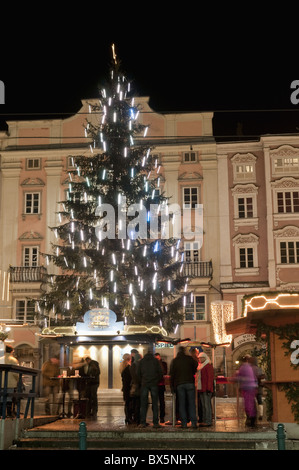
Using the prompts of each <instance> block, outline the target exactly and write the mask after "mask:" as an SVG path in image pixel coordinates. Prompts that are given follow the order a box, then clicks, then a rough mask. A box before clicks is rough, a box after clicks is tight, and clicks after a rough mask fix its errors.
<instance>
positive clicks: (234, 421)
mask: <svg viewBox="0 0 299 470" xmlns="http://www.w3.org/2000/svg"><path fill="white" fill-rule="evenodd" d="M37 411H38V410H37ZM35 416H37V414H35ZM38 416H40V413H38ZM81 421H84V422H85V423H86V427H87V430H89V431H124V432H126V431H130V432H134V431H139V432H140V431H141V432H142V431H143V429H140V428H138V426H133V425H129V426H128V425H126V424H125V417H124V405H123V404H122V403H120V400H119V399H118V400H116V402H115V403H112V404H109V403H107V396H106V397H105V398H104V399H103V402H102V403H101V397H100V398H99V407H98V413H97V416H96V417H93V418H84V419H74V418H73V417H70V418H59V419H56V420H55V421H53V422H51V423H47V424H44V425H43V426H42V428H43V429H47V430H49V431H55V430H56V431H59V430H62V429H63V430H64V431H68V430H69V431H71V430H77V429H78V426H79V424H80V422H81ZM147 423H148V426H147V427H146V428H145V430H146V431H149V430H152V431H157V432H161V431H164V432H165V431H166V432H167V431H171V432H173V431H175V430H176V429H177V430H179V431H181V430H182V428H181V427H180V426H179V425H178V424H176V425H175V426H173V425H172V399H171V396H167V397H166V416H165V423H161V428H159V429H154V428H153V423H152V410H151V405H149V408H148V413H147ZM188 426H191V423H189V425H188ZM190 430H191V429H190ZM198 430H199V431H204V432H211V433H215V432H232V433H238V432H242V433H244V432H252V431H253V429H252V428H249V427H248V426H246V425H245V414H244V408H243V403H242V400H240V401H239V404H238V403H237V400H236V398H217V399H216V420H215V419H214V420H213V425H212V426H210V427H199V428H198ZM267 431H273V427H272V426H271V423H268V422H267V421H266V419H265V417H263V419H262V420H261V421H259V420H258V421H257V426H256V427H255V428H254V432H267Z"/></svg>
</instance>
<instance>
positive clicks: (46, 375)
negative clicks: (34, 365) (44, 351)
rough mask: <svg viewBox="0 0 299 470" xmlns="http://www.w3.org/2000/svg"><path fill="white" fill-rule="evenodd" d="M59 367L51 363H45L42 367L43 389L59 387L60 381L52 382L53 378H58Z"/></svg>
mask: <svg viewBox="0 0 299 470" xmlns="http://www.w3.org/2000/svg"><path fill="white" fill-rule="evenodd" d="M59 372H60V369H59V365H58V364H56V363H53V362H51V361H46V362H44V364H43V366H42V375H43V387H58V386H59V381H58V380H52V379H51V377H58V375H59Z"/></svg>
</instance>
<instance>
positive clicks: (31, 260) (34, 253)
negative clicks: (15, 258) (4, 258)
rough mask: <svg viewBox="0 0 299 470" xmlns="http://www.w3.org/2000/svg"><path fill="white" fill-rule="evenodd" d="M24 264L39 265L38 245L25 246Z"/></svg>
mask: <svg viewBox="0 0 299 470" xmlns="http://www.w3.org/2000/svg"><path fill="white" fill-rule="evenodd" d="M23 266H31V267H36V266H39V249H38V246H25V247H24V251H23Z"/></svg>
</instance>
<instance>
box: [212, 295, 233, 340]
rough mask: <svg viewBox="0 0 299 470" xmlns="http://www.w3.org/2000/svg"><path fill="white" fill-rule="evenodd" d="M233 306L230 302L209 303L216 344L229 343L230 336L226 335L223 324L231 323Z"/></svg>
mask: <svg viewBox="0 0 299 470" xmlns="http://www.w3.org/2000/svg"><path fill="white" fill-rule="evenodd" d="M233 316H234V304H233V302H231V301H224V300H223V301H222V300H218V301H215V302H211V320H212V325H213V331H214V338H215V343H216V344H222V343H230V342H231V340H232V335H227V334H226V329H225V323H226V322H229V321H232V320H233Z"/></svg>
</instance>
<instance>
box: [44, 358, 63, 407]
mask: <svg viewBox="0 0 299 470" xmlns="http://www.w3.org/2000/svg"><path fill="white" fill-rule="evenodd" d="M59 373H60V369H59V359H58V357H57V356H55V357H51V358H50V359H49V360H48V361H45V362H44V364H43V366H42V376H43V389H44V394H45V397H46V400H45V412H46V414H48V415H49V414H50V413H51V408H50V395H52V397H53V401H52V405H53V407H54V405H55V404H56V412H57V414H58V413H59V403H58V400H57V398H58V392H59V381H58V380H57V379H55V377H58V376H59ZM52 412H53V409H52Z"/></svg>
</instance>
